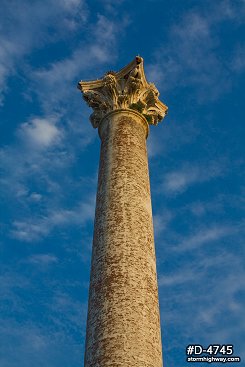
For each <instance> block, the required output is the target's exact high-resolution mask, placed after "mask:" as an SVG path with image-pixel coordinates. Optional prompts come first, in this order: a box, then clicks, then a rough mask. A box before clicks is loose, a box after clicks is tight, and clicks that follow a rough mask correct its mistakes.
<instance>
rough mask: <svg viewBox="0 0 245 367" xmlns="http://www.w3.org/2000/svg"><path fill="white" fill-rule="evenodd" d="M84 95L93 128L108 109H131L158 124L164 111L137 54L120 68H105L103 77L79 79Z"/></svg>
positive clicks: (151, 122) (164, 108)
mask: <svg viewBox="0 0 245 367" xmlns="http://www.w3.org/2000/svg"><path fill="white" fill-rule="evenodd" d="M78 89H80V90H81V92H82V94H83V98H84V99H85V101H86V102H87V104H88V105H89V107H92V108H93V110H94V112H93V113H92V115H91V116H90V121H91V123H92V125H93V127H94V128H97V127H98V126H99V123H100V121H101V119H102V118H103V117H104V116H105V115H106V114H107V113H109V112H111V111H114V110H118V109H133V110H136V111H138V112H140V113H142V115H143V116H144V117H145V118H146V120H147V121H148V123H149V124H151V125H157V124H158V122H159V121H161V120H162V119H163V118H164V116H165V115H166V113H167V109H168V108H167V106H165V105H164V104H163V103H162V102H161V101H160V100H159V99H158V97H159V92H158V90H157V88H156V87H155V85H154V84H153V83H148V82H147V80H146V78H145V73H144V67H143V59H142V58H141V57H139V56H137V57H136V58H135V59H134V60H133V61H132V62H131V63H130V64H128V65H127V66H125V67H124V68H123V69H121V70H120V71H118V72H117V73H116V72H113V71H108V72H107V73H106V74H105V75H104V77H103V78H102V79H98V80H92V81H89V82H83V81H81V82H79V83H78Z"/></svg>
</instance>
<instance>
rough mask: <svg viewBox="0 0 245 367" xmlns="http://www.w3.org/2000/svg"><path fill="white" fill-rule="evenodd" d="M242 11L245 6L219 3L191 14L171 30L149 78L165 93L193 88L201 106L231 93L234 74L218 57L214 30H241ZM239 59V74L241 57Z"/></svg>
mask: <svg viewBox="0 0 245 367" xmlns="http://www.w3.org/2000/svg"><path fill="white" fill-rule="evenodd" d="M243 9H244V3H243V2H232V1H220V2H219V3H214V2H209V3H208V4H207V6H206V8H205V10H204V11H203V12H200V11H197V10H195V9H194V10H189V11H188V12H187V13H186V14H185V15H184V16H183V17H182V19H181V20H180V22H178V23H177V24H175V25H174V26H172V28H171V29H170V32H169V40H168V43H167V44H166V43H165V44H164V46H163V48H162V52H161V51H159V49H158V50H157V53H156V62H155V63H153V64H152V65H151V66H150V67H149V70H148V76H149V78H150V79H152V80H153V81H157V82H158V83H159V82H161V85H162V90H165V91H167V90H171V89H174V88H176V87H177V86H178V88H179V89H180V87H184V88H186V87H189V86H192V87H193V88H194V89H195V95H196V98H197V100H199V102H200V101H210V100H213V99H216V98H218V97H219V95H220V94H223V93H224V92H226V91H227V90H229V89H230V87H231V78H230V75H231V72H232V70H231V69H229V62H228V63H226V62H225V61H224V60H223V61H222V60H220V58H219V56H218V52H217V50H218V49H219V46H220V43H221V42H222V39H221V38H219V36H218V32H217V31H215V30H217V27H218V26H219V25H220V24H222V23H223V22H231V23H232V24H233V26H239V23H241V20H242V16H243ZM236 47H237V45H234V46H233V47H231V48H230V49H229V55H228V56H229V59H230V60H232V59H234V55H235V54H237V51H236ZM236 59H237V65H238V67H237V71H238V70H239V65H240V61H239V60H240V57H239V56H237V58H236ZM233 65H235V62H233Z"/></svg>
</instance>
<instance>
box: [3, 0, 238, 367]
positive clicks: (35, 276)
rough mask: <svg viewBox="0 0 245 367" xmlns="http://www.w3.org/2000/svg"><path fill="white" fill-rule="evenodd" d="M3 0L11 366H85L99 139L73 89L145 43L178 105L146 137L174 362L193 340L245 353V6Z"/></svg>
mask: <svg viewBox="0 0 245 367" xmlns="http://www.w3.org/2000/svg"><path fill="white" fill-rule="evenodd" d="M1 5H2V7H1V8H2V11H1V13H0V19H1V23H0V24H1V25H0V30H1V32H0V44H1V47H0V84H1V94H0V102H1V111H0V122H1V150H0V156H1V177H0V185H1V203H2V209H1V225H0V229H1V240H0V254H1V257H0V258H1V262H2V264H1V268H0V269H1V274H0V293H1V304H0V308H1V312H0V317H1V322H0V365H1V367H17V366H18V367H19V366H22V367H32V366H34V365H35V366H36V367H41V366H45V367H58V366H59V367H75V366H76V367H77V366H83V355H84V338H85V323H86V312H87V294H88V282H89V267H90V254H91V242H92V235H93V217H94V207H95V194H96V184H97V170H98V160H99V146H100V141H99V138H98V135H97V131H95V130H94V129H93V128H92V126H91V124H90V122H89V120H88V119H89V115H90V113H91V111H90V109H89V108H88V107H87V106H86V104H85V102H84V101H82V99H81V94H80V92H79V91H78V90H77V89H76V84H77V82H78V81H79V80H81V79H82V80H90V79H94V78H95V79H97V78H100V77H101V76H102V75H103V74H104V73H105V72H106V71H108V70H115V71H117V70H119V69H121V68H122V67H124V66H125V65H126V64H128V63H129V62H130V61H131V60H132V59H133V58H134V57H135V56H136V55H138V54H139V55H141V56H142V57H143V58H144V62H145V72H146V77H147V79H148V80H149V81H150V82H155V83H156V86H157V88H158V89H159V91H160V98H161V100H162V101H163V102H164V103H165V104H166V105H167V106H168V107H169V114H168V116H167V117H166V119H165V120H164V122H163V123H162V124H159V125H158V126H157V127H155V126H152V127H151V131H150V136H149V138H148V152H149V165H150V179H151V191H152V203H153V215H154V227H155V243H156V253H157V266H158V279H159V298H160V308H161V325H162V339H163V353H164V363H165V367H173V366H174V367H183V366H187V365H188V364H187V362H185V358H186V356H185V347H186V346H187V345H188V344H190V343H196V344H203V345H204V346H208V345H209V344H210V343H218V344H223V343H229V344H234V350H235V355H239V356H241V357H243V358H245V354H244V338H245V335H244V334H245V318H244V300H245V287H244V278H245V274H244V247H243V246H242V244H243V242H242V240H243V234H244V229H243V212H242V209H243V201H242V196H243V193H244V186H243V182H244V181H243V163H244V134H243V133H244V131H243V122H244V100H243V88H242V87H243V85H244V69H245V65H244V26H243V24H244V5H245V4H244V1H242V0H234V1H229V0H224V1H223V0H217V1H212V0H198V1H197V0H185V1H181V0H166V1H160V0H145V1H144V0H143V1H142V2H141V3H136V2H132V1H127V0H125V1H124V0H118V1H116V0H114V1H111V0H103V1H102V0H101V1H99V0H98V1H96V0H92V1H88V0H63V1H61V0H60V1H57V0H56V1H54V0H43V1H40V0H37V1H28V0H23V1H21V2H20V1H17V0H11V1H7V0H2V2H1ZM214 365H215V364H214Z"/></svg>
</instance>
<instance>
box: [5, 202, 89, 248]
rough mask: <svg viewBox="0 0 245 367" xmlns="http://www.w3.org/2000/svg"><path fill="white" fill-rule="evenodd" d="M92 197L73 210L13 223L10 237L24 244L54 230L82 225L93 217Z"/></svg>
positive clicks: (60, 209) (51, 212) (55, 210)
mask: <svg viewBox="0 0 245 367" xmlns="http://www.w3.org/2000/svg"><path fill="white" fill-rule="evenodd" d="M94 206H95V202H94V197H92V199H91V201H87V202H82V203H81V204H80V205H79V206H78V207H76V208H73V209H63V208H61V207H59V208H57V209H52V210H50V211H49V210H48V211H47V213H46V214H45V215H44V216H42V217H29V218H28V217H27V218H25V220H21V221H19V220H16V221H14V222H13V228H12V230H11V236H12V237H13V238H16V239H18V240H21V241H25V242H35V241H38V240H40V239H42V238H44V237H45V236H47V235H48V234H49V233H50V232H51V231H52V230H53V229H54V228H57V227H60V226H61V227H63V228H64V226H72V225H84V224H85V223H86V222H87V221H91V220H93V217H94Z"/></svg>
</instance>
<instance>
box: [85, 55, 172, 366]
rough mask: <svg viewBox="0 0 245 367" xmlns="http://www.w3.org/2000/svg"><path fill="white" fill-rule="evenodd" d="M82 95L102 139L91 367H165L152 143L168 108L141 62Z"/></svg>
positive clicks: (88, 357)
mask: <svg viewBox="0 0 245 367" xmlns="http://www.w3.org/2000/svg"><path fill="white" fill-rule="evenodd" d="M79 88H80V89H81V91H82V92H83V96H84V98H85V100H86V101H87V102H88V104H89V105H90V106H91V107H93V109H94V113H93V114H92V116H91V122H92V124H93V126H94V127H98V129H99V135H100V138H101V154H100V167H99V179H98V189H97V201H96V214H95V225H94V240H93V252H92V265H91V278H90V291H89V306H88V318H87V336H86V348H85V349H86V350H85V367H119V366H122V367H162V346H161V333H160V318H159V304H158V290H157V277H156V259H155V248H154V238H153V225H152V209H151V196H150V184H149V173H148V160H147V150H146V138H147V136H148V130H149V124H157V123H158V121H159V120H160V119H162V118H163V117H164V114H165V113H166V110H167V108H166V106H165V105H164V104H163V103H162V102H160V101H159V100H158V94H159V93H158V91H157V90H156V88H155V86H154V85H153V84H148V83H147V81H146V79H145V76H144V70H143V60H142V58H139V57H137V58H136V59H135V60H134V61H133V62H132V63H130V64H129V65H128V66H126V67H125V68H124V69H122V70H121V71H119V72H118V73H114V72H109V73H107V74H106V75H105V77H104V78H103V79H101V80H97V81H94V82H80V83H79Z"/></svg>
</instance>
